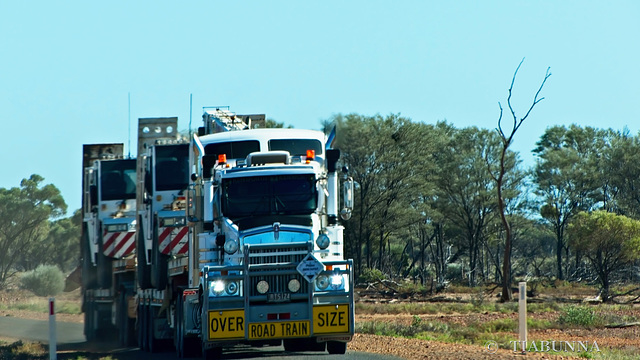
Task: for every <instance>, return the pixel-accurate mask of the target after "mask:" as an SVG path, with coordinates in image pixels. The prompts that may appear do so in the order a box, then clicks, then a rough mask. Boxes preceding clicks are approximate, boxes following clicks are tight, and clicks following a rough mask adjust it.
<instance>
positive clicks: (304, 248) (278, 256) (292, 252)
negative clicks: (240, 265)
mask: <svg viewBox="0 0 640 360" xmlns="http://www.w3.org/2000/svg"><path fill="white" fill-rule="evenodd" d="M308 253H309V246H308V245H307V244H306V243H305V244H299V245H298V244H287V246H280V245H279V246H251V247H250V248H249V251H248V257H249V259H248V263H249V296H261V297H264V299H265V300H266V298H267V297H266V295H263V294H260V293H258V291H257V290H256V286H257V284H258V282H260V281H262V280H264V281H266V282H267V283H268V284H269V290H268V291H267V294H278V293H280V294H283V293H290V291H289V289H288V284H289V281H291V280H292V279H297V280H298V281H299V282H300V290H298V291H297V292H295V293H293V294H307V293H308V292H309V283H308V282H307V280H305V279H304V278H303V277H302V275H300V273H298V271H297V270H296V267H297V266H298V264H300V262H301V261H302V260H303V259H304V257H305V256H307V254H308ZM293 294H292V295H293Z"/></svg>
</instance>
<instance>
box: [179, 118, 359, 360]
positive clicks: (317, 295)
mask: <svg viewBox="0 0 640 360" xmlns="http://www.w3.org/2000/svg"><path fill="white" fill-rule="evenodd" d="M252 118H257V117H256V116H252V115H248V116H236V115H234V114H233V113H231V112H229V111H228V110H220V109H206V108H205V112H204V115H203V121H204V126H203V127H202V128H200V129H199V132H198V134H197V135H194V136H193V138H192V140H191V144H190V148H189V168H190V170H191V175H190V177H189V178H190V180H189V187H188V190H187V196H186V205H187V207H186V221H187V226H188V232H189V234H188V236H189V249H190V250H191V251H190V252H189V256H188V261H187V266H186V272H187V280H188V281H187V283H186V284H184V286H178V287H176V288H173V289H172V291H173V295H172V296H173V298H174V299H175V300H176V301H174V305H175V309H174V310H173V311H175V313H176V316H175V319H176V321H175V324H176V325H175V346H176V350H177V352H178V355H179V356H187V355H191V354H192V353H193V352H195V351H198V350H199V351H198V352H201V353H202V354H203V355H204V357H205V358H217V357H219V356H220V355H221V353H222V351H223V347H227V346H233V345H235V344H249V345H252V344H253V345H280V344H283V345H284V348H285V350H287V351H298V350H317V351H328V352H329V353H331V354H343V353H345V351H346V347H347V342H349V341H350V340H351V339H352V337H353V333H354V279H353V266H352V265H353V263H352V260H346V259H345V258H344V250H343V249H344V238H343V229H344V228H343V226H342V225H341V220H342V219H345V220H346V219H348V218H349V217H350V214H351V210H352V207H353V189H354V188H353V180H352V179H350V178H348V177H347V176H346V171H343V170H344V169H342V170H338V169H337V168H338V162H339V157H340V152H339V150H337V149H330V148H329V146H328V144H327V137H326V135H325V134H324V133H322V132H321V131H311V130H296V129H255V127H256V126H255V125H254V124H252ZM239 120H240V122H239ZM240 129H242V130H240ZM340 189H342V191H341V190H340Z"/></svg>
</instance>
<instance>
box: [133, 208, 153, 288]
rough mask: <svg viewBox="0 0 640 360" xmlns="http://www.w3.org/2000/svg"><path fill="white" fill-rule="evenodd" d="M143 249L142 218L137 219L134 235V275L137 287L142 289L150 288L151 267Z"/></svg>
mask: <svg viewBox="0 0 640 360" xmlns="http://www.w3.org/2000/svg"><path fill="white" fill-rule="evenodd" d="M145 252H146V251H145V249H144V229H143V226H142V217H140V218H138V230H137V234H136V258H137V260H138V266H137V267H136V275H137V278H138V286H140V288H142V289H149V288H151V266H150V265H147V259H146V256H145Z"/></svg>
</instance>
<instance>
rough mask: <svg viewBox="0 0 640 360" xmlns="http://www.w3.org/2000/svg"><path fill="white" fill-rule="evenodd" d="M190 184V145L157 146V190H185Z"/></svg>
mask: <svg viewBox="0 0 640 360" xmlns="http://www.w3.org/2000/svg"><path fill="white" fill-rule="evenodd" d="M188 184H189V145H188V144H181V145H167V146H157V147H156V191H164V190H183V189H185V188H186V187H187V185H188Z"/></svg>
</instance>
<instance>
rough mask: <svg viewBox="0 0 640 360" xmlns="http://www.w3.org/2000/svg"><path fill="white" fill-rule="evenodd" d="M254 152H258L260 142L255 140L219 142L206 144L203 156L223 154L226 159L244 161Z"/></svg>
mask: <svg viewBox="0 0 640 360" xmlns="http://www.w3.org/2000/svg"><path fill="white" fill-rule="evenodd" d="M255 151H260V142H258V141H257V140H246V141H229V142H221V143H214V144H208V145H207V146H205V147H204V152H205V154H207V155H221V154H225V155H227V159H244V158H246V157H247V155H249V154H251V153H252V152H255Z"/></svg>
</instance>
